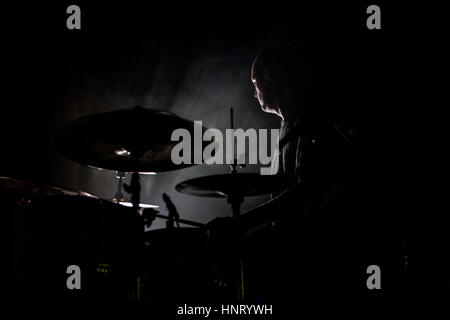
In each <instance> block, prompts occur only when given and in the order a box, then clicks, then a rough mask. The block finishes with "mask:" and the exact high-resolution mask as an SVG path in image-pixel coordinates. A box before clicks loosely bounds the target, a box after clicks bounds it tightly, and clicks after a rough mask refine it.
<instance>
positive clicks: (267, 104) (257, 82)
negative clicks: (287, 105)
mask: <svg viewBox="0 0 450 320" xmlns="http://www.w3.org/2000/svg"><path fill="white" fill-rule="evenodd" d="M255 62H256V60H255ZM255 62H253V65H252V74H251V80H252V83H253V85H254V86H255V94H254V96H255V98H256V99H258V102H259V104H260V106H261V109H262V110H263V111H264V112H268V113H274V112H275V111H276V106H275V99H274V96H273V95H272V94H271V93H270V88H269V87H268V86H267V84H266V83H265V82H267V81H265V80H264V79H262V78H263V77H261V75H259V74H258V72H257V70H256V68H255Z"/></svg>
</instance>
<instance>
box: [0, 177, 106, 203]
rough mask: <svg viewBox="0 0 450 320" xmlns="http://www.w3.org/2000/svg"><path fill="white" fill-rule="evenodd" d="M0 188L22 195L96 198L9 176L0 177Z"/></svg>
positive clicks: (83, 193)
mask: <svg viewBox="0 0 450 320" xmlns="http://www.w3.org/2000/svg"><path fill="white" fill-rule="evenodd" d="M1 189H2V190H11V191H14V192H18V193H19V194H24V195H36V196H53V195H58V196H59V195H70V196H83V197H89V198H97V197H96V196H94V195H92V194H89V193H87V192H83V191H77V190H68V189H62V188H58V187H52V186H46V185H39V184H35V183H32V182H29V181H24V180H19V179H14V178H9V177H0V190H1ZM97 199H98V198H97Z"/></svg>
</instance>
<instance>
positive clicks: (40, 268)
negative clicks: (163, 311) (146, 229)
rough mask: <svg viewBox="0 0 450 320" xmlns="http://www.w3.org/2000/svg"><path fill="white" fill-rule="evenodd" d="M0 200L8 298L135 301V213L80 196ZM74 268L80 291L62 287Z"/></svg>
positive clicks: (25, 195)
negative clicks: (77, 269) (77, 273)
mask: <svg viewBox="0 0 450 320" xmlns="http://www.w3.org/2000/svg"><path fill="white" fill-rule="evenodd" d="M0 200H1V202H0V206H1V219H2V222H5V223H4V224H3V223H2V227H1V228H2V246H1V251H2V252H1V256H2V280H5V282H4V283H5V284H6V285H5V286H4V287H3V288H4V289H5V293H7V292H9V295H10V297H13V298H14V299H17V300H21V301H24V300H25V301H36V300H49V299H51V301H68V302H74V301H98V300H105V299H106V300H111V299H113V300H123V301H126V300H129V299H133V298H135V296H136V281H137V280H136V279H137V277H138V263H139V254H140V252H139V251H140V248H141V244H142V232H143V227H142V223H141V217H140V216H139V215H138V214H137V213H136V212H135V211H134V210H132V209H131V208H127V207H124V206H121V205H118V204H115V203H112V202H109V201H104V200H101V199H98V198H96V197H93V196H86V195H82V194H79V193H78V194H74V193H54V192H53V193H51V192H50V193H35V192H32V193H29V192H23V190H16V189H11V188H8V189H6V190H5V188H3V189H2V188H0ZM74 266H75V267H76V268H79V276H80V277H79V280H80V281H79V282H80V288H78V287H77V288H73V287H70V286H69V285H68V282H70V281H68V279H69V277H70V276H71V275H72V274H73V273H74V271H73V267H74ZM2 282H3V281H2ZM11 293H12V294H11ZM49 301H50V300H49Z"/></svg>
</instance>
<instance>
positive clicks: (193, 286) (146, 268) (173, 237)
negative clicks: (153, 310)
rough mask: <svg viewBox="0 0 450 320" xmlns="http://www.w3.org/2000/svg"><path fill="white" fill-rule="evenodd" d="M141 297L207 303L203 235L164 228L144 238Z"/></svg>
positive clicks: (193, 230) (208, 282) (206, 255)
mask: <svg viewBox="0 0 450 320" xmlns="http://www.w3.org/2000/svg"><path fill="white" fill-rule="evenodd" d="M142 259H143V260H142V266H143V283H142V294H143V298H144V299H145V300H156V301H171V302H180V303H188V302H189V301H191V302H195V301H197V302H198V301H203V302H204V301H208V299H209V298H210V290H209V289H210V286H211V280H210V279H211V277H210V273H209V264H208V253H207V234H206V232H205V230H203V229H200V228H167V229H157V230H152V231H148V232H146V233H145V235H144V253H143V258H142Z"/></svg>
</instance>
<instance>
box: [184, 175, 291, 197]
mask: <svg viewBox="0 0 450 320" xmlns="http://www.w3.org/2000/svg"><path fill="white" fill-rule="evenodd" d="M290 186H291V183H290V181H289V180H288V179H286V178H283V177H280V176H274V175H260V174H259V173H238V174H221V175H212V176H206V177H200V178H195V179H191V180H187V181H184V182H181V183H179V184H177V185H176V187H175V189H176V190H177V191H179V192H181V193H186V194H189V195H193V196H199V197H209V198H225V197H227V196H228V195H231V194H238V195H240V196H259V195H264V194H270V193H275V192H280V191H283V190H285V189H287V188H289V187H290Z"/></svg>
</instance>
